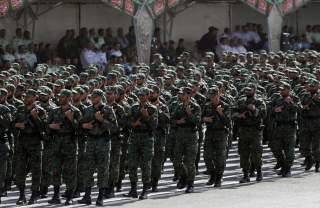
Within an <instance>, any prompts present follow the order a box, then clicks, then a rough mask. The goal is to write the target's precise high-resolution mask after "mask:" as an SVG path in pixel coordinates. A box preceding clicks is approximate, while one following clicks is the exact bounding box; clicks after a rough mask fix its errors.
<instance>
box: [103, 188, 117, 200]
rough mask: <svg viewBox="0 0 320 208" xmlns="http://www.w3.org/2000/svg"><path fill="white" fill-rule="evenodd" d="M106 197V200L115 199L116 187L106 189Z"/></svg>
mask: <svg viewBox="0 0 320 208" xmlns="http://www.w3.org/2000/svg"><path fill="white" fill-rule="evenodd" d="M104 195H105V198H106V199H111V198H114V197H115V194H114V185H110V186H109V188H107V189H106V193H104Z"/></svg>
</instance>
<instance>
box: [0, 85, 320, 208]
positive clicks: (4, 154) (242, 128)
mask: <svg viewBox="0 0 320 208" xmlns="http://www.w3.org/2000/svg"><path fill="white" fill-rule="evenodd" d="M57 83H58V82H57ZM57 87H59V86H57ZM318 89H319V84H318V82H316V81H315V80H313V81H312V82H310V83H309V84H308V85H307V86H306V89H305V91H304V92H303V93H301V95H300V99H299V98H298V97H296V96H295V95H294V94H293V93H292V89H291V86H290V84H288V83H282V84H281V85H279V86H278V89H277V90H278V92H279V93H275V94H274V95H273V96H274V97H273V99H272V100H271V101H270V102H268V103H267V104H266V102H265V99H264V98H263V97H261V96H260V94H258V93H257V91H258V89H257V85H255V84H252V83H251V84H250V83H249V84H247V85H246V86H245V87H244V88H242V89H241V90H242V91H243V93H242V94H241V95H240V96H239V97H238V99H237V100H236V101H235V102H233V103H232V102H230V101H229V100H228V99H227V98H226V97H227V96H226V95H225V94H224V93H223V92H222V90H221V89H220V88H219V87H217V86H215V85H213V86H211V87H210V88H209V90H208V92H207V102H205V104H203V105H201V107H200V105H199V104H198V102H197V99H196V96H195V93H194V91H193V90H192V88H191V87H188V86H185V87H182V88H180V90H179V91H178V92H177V96H176V97H174V98H171V100H170V102H167V103H166V102H165V101H164V98H163V96H162V93H163V90H162V89H160V88H159V87H158V86H157V85H149V86H148V88H147V87H141V88H140V89H137V90H136V94H137V97H138V99H136V101H137V102H135V103H134V104H132V105H131V106H130V105H129V104H128V102H127V98H128V96H129V95H126V93H125V91H124V90H123V88H121V87H116V86H107V87H106V88H105V90H104V91H103V90H101V89H94V90H92V91H91V93H90V101H88V99H87V95H85V99H83V97H82V95H84V94H85V93H84V92H83V91H84V89H83V88H81V87H80V86H78V87H75V88H73V89H72V90H68V89H62V90H60V92H59V94H57V97H58V99H56V98H51V94H52V92H51V89H50V88H49V87H47V86H43V87H40V88H39V89H38V91H35V90H34V89H28V90H26V92H25V97H24V99H23V102H22V103H21V101H20V102H18V101H17V102H16V103H15V104H16V108H15V107H13V106H12V105H10V104H9V103H8V102H7V101H6V99H7V96H8V91H7V90H6V89H4V88H1V89H0V126H1V128H0V130H1V131H0V133H1V135H0V150H1V151H0V160H1V162H0V186H1V187H0V188H1V192H2V194H3V193H4V192H5V182H6V179H7V175H8V170H9V169H10V162H11V163H14V166H15V168H14V174H15V184H16V185H17V187H18V189H19V192H20V196H19V199H18V201H17V205H23V204H26V203H27V200H26V197H25V184H26V177H27V175H28V173H29V172H31V174H32V185H31V191H32V195H31V197H30V199H29V200H28V204H34V203H35V202H36V200H37V199H38V198H39V197H41V198H46V197H47V192H48V186H49V185H53V187H54V195H53V197H52V199H51V200H49V203H50V204H60V203H61V199H60V186H61V185H62V183H65V185H66V191H65V194H64V195H65V198H66V201H65V205H70V204H72V203H73V198H74V197H79V196H80V192H82V191H84V192H85V194H84V196H83V198H82V199H81V200H79V201H78V203H81V204H86V205H89V204H91V203H92V202H91V189H92V187H93V185H94V180H93V175H94V173H95V171H96V172H97V186H98V189H99V194H98V197H97V200H96V205H97V206H102V205H103V199H104V198H110V197H114V191H115V190H114V189H115V187H117V191H120V190H121V181H122V179H123V178H124V176H125V173H126V169H127V172H128V173H129V178H130V184H131V190H130V191H129V193H128V194H125V196H127V197H133V198H138V197H139V199H146V198H147V197H148V191H149V190H150V189H152V191H157V188H158V181H159V179H160V177H161V171H162V168H163V163H164V161H165V157H166V155H165V154H166V151H167V152H171V154H169V155H170V156H169V157H170V159H171V160H172V162H173V166H174V170H175V178H176V179H178V183H177V187H178V188H179V189H183V188H185V187H186V193H191V192H193V188H194V179H195V175H196V165H197V164H196V160H197V154H198V151H199V148H198V145H201V144H199V142H198V141H199V133H200V134H201V132H200V131H201V130H202V129H201V128H199V124H204V125H205V126H206V131H205V140H204V155H203V157H204V162H205V164H206V167H207V172H208V174H209V180H208V183H207V185H214V186H215V187H220V186H221V183H222V177H223V173H224V169H225V167H226V160H227V156H228V147H229V141H230V139H231V138H232V135H231V132H232V129H233V130H234V129H237V131H233V132H235V133H236V134H237V136H238V137H239V143H238V150H239V155H240V166H241V168H242V171H243V177H242V178H241V180H240V183H246V182H249V181H250V175H249V174H250V171H251V170H255V171H256V172H257V175H256V180H257V181H261V180H262V179H263V174H262V152H263V148H262V142H263V134H264V131H265V130H269V129H272V130H271V131H272V132H273V134H272V136H271V137H270V141H269V145H270V148H271V151H272V152H273V154H274V156H275V158H276V160H277V167H276V168H281V170H280V172H279V174H280V175H282V176H283V177H289V176H290V175H291V166H292V165H293V161H294V157H295V154H294V148H295V145H296V135H297V124H298V122H297V121H299V135H303V136H300V144H301V153H302V155H303V156H304V157H305V158H306V170H309V169H311V167H312V166H313V164H314V163H315V164H316V171H317V172H318V171H319V162H320V140H319V138H318V137H319V136H318V135H319V131H320V128H319V127H320V126H319V125H320V122H319V120H320V96H319V94H318ZM85 102H86V103H90V104H87V105H86V104H85ZM298 118H299V119H298ZM200 126H201V125H200ZM12 137H14V139H13V140H14V145H12V143H13V141H12ZM170 143H174V145H172V144H171V149H170V150H166V147H168V146H169V145H168V144H170ZM12 148H13V149H14V156H13V157H12V153H11V150H10V149H12ZM167 156H168V155H167ZM139 167H140V168H141V174H142V183H143V189H142V192H141V193H140V195H138V191H137V182H138V174H137V170H138V168H139Z"/></svg>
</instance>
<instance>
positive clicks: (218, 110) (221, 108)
mask: <svg viewBox="0 0 320 208" xmlns="http://www.w3.org/2000/svg"><path fill="white" fill-rule="evenodd" d="M223 110H224V108H223V107H222V106H221V105H219V106H218V107H217V112H218V113H219V114H220V115H223Z"/></svg>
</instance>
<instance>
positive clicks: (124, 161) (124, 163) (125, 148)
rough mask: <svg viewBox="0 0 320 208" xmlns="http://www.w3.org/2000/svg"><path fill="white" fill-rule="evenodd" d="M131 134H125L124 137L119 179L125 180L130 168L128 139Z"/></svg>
mask: <svg viewBox="0 0 320 208" xmlns="http://www.w3.org/2000/svg"><path fill="white" fill-rule="evenodd" d="M129 137H130V135H129V134H125V135H124V136H123V138H122V143H121V157H120V170H119V181H120V180H123V179H124V178H125V176H126V172H127V170H128V146H129V145H128V141H129Z"/></svg>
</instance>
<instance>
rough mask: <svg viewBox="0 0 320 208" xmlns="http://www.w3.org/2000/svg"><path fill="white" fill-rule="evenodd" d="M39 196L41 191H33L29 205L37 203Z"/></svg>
mask: <svg viewBox="0 0 320 208" xmlns="http://www.w3.org/2000/svg"><path fill="white" fill-rule="evenodd" d="M38 198H39V192H38V191H32V193H31V197H30V199H29V201H28V205H32V204H34V203H36V202H37V200H38Z"/></svg>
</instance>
